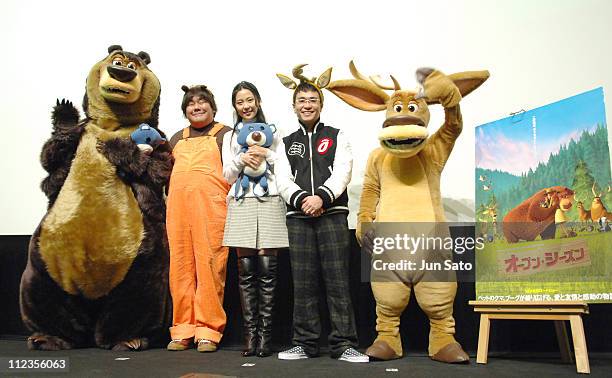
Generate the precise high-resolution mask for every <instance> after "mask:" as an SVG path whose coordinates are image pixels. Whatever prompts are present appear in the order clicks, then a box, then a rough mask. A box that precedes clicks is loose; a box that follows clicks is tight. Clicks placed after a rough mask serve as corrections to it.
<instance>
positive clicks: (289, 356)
mask: <svg viewBox="0 0 612 378" xmlns="http://www.w3.org/2000/svg"><path fill="white" fill-rule="evenodd" d="M306 358H309V357H308V356H307V355H305V354H294V353H279V354H278V359H279V360H303V359H306Z"/></svg>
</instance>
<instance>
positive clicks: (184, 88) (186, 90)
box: [181, 85, 189, 93]
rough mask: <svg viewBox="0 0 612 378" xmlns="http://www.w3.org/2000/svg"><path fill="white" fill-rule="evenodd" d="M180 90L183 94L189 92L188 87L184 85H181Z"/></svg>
mask: <svg viewBox="0 0 612 378" xmlns="http://www.w3.org/2000/svg"><path fill="white" fill-rule="evenodd" d="M181 89H182V90H183V92H185V93H187V92H189V87H188V86H186V85H183V86H182V87H181Z"/></svg>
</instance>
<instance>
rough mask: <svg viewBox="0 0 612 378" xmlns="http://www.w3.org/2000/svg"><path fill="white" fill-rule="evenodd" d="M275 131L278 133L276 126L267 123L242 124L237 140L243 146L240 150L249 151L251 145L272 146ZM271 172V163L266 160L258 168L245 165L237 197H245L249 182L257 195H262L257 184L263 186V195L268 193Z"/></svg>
mask: <svg viewBox="0 0 612 378" xmlns="http://www.w3.org/2000/svg"><path fill="white" fill-rule="evenodd" d="M274 133H276V126H274V125H272V124H270V125H269V124H267V123H246V124H242V126H240V128H239V129H238V137H237V142H238V144H239V145H240V146H242V148H241V149H240V152H242V153H244V152H247V150H248V149H249V147H250V146H255V145H256V146H261V147H265V148H270V146H272V142H273V141H274ZM269 172H270V165H269V164H268V162H267V161H266V160H263V161H262V162H261V163H260V164H259V167H257V169H254V168H251V167H249V166H245V167H244V169H243V170H242V173H241V175H240V177H239V178H238V181H239V182H240V185H236V193H235V198H236V199H240V198H242V197H244V194H245V193H246V191H247V189H248V187H249V183H250V182H253V184H254V185H253V193H254V194H255V196H256V197H261V195H260V193H259V191H258V190H257V185H259V187H260V188H261V191H262V192H263V194H262V195H266V194H267V193H268V178H267V175H268V173H269ZM240 189H242V194H240Z"/></svg>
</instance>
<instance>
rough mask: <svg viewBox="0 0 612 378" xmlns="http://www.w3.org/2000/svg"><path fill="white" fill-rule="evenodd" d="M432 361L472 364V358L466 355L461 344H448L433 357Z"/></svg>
mask: <svg viewBox="0 0 612 378" xmlns="http://www.w3.org/2000/svg"><path fill="white" fill-rule="evenodd" d="M431 359H432V360H435V361H440V362H446V363H447V364H466V363H470V356H468V355H467V353H465V351H464V350H463V348H461V345H459V343H452V344H448V345H447V346H445V347H444V348H442V349H440V350H439V351H438V353H436V354H434V355H433V356H431Z"/></svg>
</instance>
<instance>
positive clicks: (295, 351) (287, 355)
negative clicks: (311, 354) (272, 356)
mask: <svg viewBox="0 0 612 378" xmlns="http://www.w3.org/2000/svg"><path fill="white" fill-rule="evenodd" d="M366 357H367V356H366ZM303 358H308V355H307V354H306V352H305V351H304V347H301V346H294V347H293V348H291V349H287V350H286V351H283V352H280V353H279V354H278V359H279V360H301V359H303Z"/></svg>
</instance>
